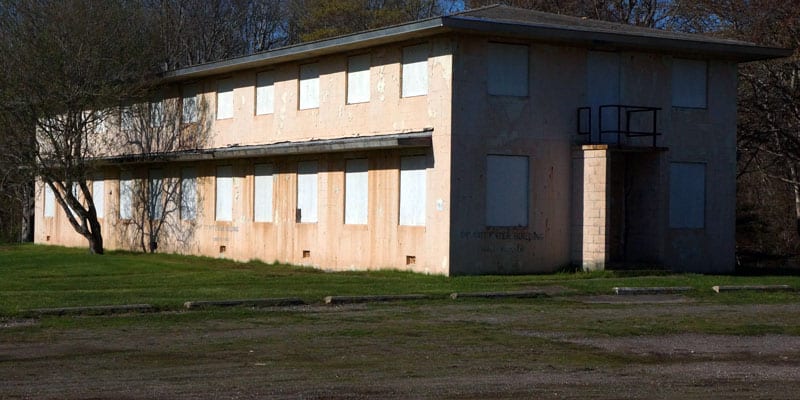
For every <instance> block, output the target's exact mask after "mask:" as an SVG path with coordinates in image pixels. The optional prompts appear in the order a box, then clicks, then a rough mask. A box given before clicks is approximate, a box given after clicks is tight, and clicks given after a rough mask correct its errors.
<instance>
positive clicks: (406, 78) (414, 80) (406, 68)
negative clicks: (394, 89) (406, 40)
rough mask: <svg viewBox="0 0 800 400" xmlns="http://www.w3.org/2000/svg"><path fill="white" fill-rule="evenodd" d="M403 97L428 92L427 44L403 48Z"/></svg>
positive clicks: (422, 94)
mask: <svg viewBox="0 0 800 400" xmlns="http://www.w3.org/2000/svg"><path fill="white" fill-rule="evenodd" d="M402 79H403V93H402V96H403V97H412V96H424V95H426V94H428V44H427V43H424V44H419V45H416V46H408V47H404V48H403V78H402Z"/></svg>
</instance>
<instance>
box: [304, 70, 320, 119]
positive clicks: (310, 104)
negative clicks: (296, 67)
mask: <svg viewBox="0 0 800 400" xmlns="http://www.w3.org/2000/svg"><path fill="white" fill-rule="evenodd" d="M318 107H319V64H305V65H301V66H300V109H301V110H307V109H309V108H318Z"/></svg>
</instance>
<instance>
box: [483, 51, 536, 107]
mask: <svg viewBox="0 0 800 400" xmlns="http://www.w3.org/2000/svg"><path fill="white" fill-rule="evenodd" d="M488 90H489V94H491V95H498V96H520V97H524V96H527V95H528V46H525V45H517V44H504V43H489V79H488Z"/></svg>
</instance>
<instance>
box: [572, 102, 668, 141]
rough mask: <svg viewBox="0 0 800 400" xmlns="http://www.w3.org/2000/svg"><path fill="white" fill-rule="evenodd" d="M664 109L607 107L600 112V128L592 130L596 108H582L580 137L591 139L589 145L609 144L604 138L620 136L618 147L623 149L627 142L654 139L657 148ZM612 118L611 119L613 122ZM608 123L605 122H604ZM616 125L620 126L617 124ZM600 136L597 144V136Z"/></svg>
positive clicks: (579, 126)
mask: <svg viewBox="0 0 800 400" xmlns="http://www.w3.org/2000/svg"><path fill="white" fill-rule="evenodd" d="M659 111H661V108H658V107H646V106H632V105H624V104H607V105H602V106H599V107H598V108H597V128H596V130H595V129H594V127H593V126H592V108H591V107H579V108H578V134H579V135H586V136H588V143H590V144H595V143H606V142H605V141H603V137H604V136H605V137H606V138H608V137H609V136H613V135H616V143H617V144H620V145H622V144H623V141H622V138H623V136H624V137H625V138H635V137H652V138H653V147H656V144H657V142H656V139H657V138H658V136H661V133H660V132H658V112H659ZM604 117H605V118H604ZM609 117H610V118H609ZM604 119H605V121H604ZM615 122H616V123H615ZM594 133H596V134H597V135H596V136H597V137H596V140H595V138H594V137H593V134H594Z"/></svg>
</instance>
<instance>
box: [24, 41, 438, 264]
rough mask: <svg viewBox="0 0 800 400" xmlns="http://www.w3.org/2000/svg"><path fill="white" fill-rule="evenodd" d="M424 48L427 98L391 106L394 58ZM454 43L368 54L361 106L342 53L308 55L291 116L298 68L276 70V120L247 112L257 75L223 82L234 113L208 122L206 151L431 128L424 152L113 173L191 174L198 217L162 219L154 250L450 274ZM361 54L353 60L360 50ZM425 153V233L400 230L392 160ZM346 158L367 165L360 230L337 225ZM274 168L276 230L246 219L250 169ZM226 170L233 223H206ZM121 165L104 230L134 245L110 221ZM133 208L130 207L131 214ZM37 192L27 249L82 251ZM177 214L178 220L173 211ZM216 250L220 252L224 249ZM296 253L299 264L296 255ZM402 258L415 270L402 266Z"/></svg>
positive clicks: (396, 92) (130, 229) (396, 86)
mask: <svg viewBox="0 0 800 400" xmlns="http://www.w3.org/2000/svg"><path fill="white" fill-rule="evenodd" d="M420 43H425V44H427V45H429V46H430V56H429V58H428V83H429V89H428V95H426V96H418V97H411V98H401V95H400V83H401V71H402V70H401V54H402V48H403V47H404V46H406V45H416V44H420ZM452 46H453V43H452V42H451V40H450V39H448V38H432V39H430V40H427V41H414V42H410V43H402V44H397V45H391V46H385V47H379V48H374V49H371V50H369V53H370V54H372V67H371V69H370V80H371V83H370V86H371V96H370V101H369V102H368V103H361V104H352V105H348V104H346V91H345V87H346V66H347V54H341V55H335V56H329V57H322V58H315V59H311V60H307V61H308V62H319V64H320V94H321V95H320V106H319V108H318V109H311V110H298V103H297V90H298V68H299V65H300V64H302V63H306V62H307V61H304V62H302V63H291V64H282V65H277V66H275V67H274V72H275V74H276V75H275V113H274V114H271V115H259V116H255V115H254V109H255V103H254V102H255V89H254V84H255V77H256V73H257V72H259V71H243V72H238V73H235V74H233V75H226V76H224V77H220V78H232V79H233V80H234V81H235V82H236V85H235V86H236V87H235V89H234V117H233V118H231V119H226V120H216V119H214V118H212V119H211V121H212V124H211V133H212V140H211V142H210V144H209V146H208V147H224V146H228V145H232V144H239V145H249V144H268V143H276V142H283V141H306V140H312V139H319V138H340V137H352V136H366V135H376V134H394V133H400V132H404V131H419V130H422V129H425V128H433V147H432V148H428V149H410V150H385V151H372V152H355V153H336V154H318V155H312V154H309V155H302V156H292V157H277V158H271V159H246V160H231V161H218V162H205V163H196V164H176V165H159V164H154V165H146V166H122V167H121V168H123V169H129V170H131V171H132V172H133V174H134V178H135V179H146V177H147V174H148V170H149V169H150V168H161V169H162V170H163V171H164V175H165V177H169V176H172V177H179V176H180V167H182V166H194V167H196V168H197V171H198V190H199V198H200V204H201V207H200V210H199V215H198V218H197V220H196V221H194V222H186V221H178V220H177V217H175V220H172V221H171V224H170V225H173V226H174V227H175V228H176V229H174V230H173V231H172V233H171V234H170V235H169V236H164V237H162V238H161V240H160V241H159V251H176V252H185V253H193V254H202V255H207V256H212V257H217V256H218V257H226V258H233V259H237V260H249V259H261V260H264V261H268V262H271V261H279V262H288V263H293V264H301V265H312V266H315V267H319V268H325V269H334V270H348V269H386V268H390V269H407V270H413V271H417V272H423V273H436V274H449V273H450V270H449V267H450V260H449V256H450V254H449V218H450V215H449V208H450V201H449V199H450V185H449V178H450V165H451V163H450V150H449V147H450V107H451V106H450V99H451V85H452V82H451V79H452V74H451V72H452V57H451V55H450V54H451V53H452ZM358 54H361V53H358ZM217 80H218V79H217V77H214V78H211V79H206V80H203V81H202V82H200V84H201V86H202V87H203V88H204V89H203V90H204V91H205V94H204V96H205V99H206V100H207V102H208V109H209V110H210V111H211V112H212V113H213V112H215V111H216V103H215V101H216V95H215V92H214V91H215V90H216V87H217ZM408 155H424V156H425V157H426V159H427V170H426V175H427V176H426V180H427V182H426V192H427V193H426V194H427V196H426V202H425V209H426V213H425V214H426V221H425V226H400V225H399V224H398V214H399V209H398V207H399V181H400V178H399V165H400V157H402V156H408ZM348 158H368V159H369V173H368V179H369V208H368V209H369V211H368V212H369V217H368V218H369V222H368V224H367V225H345V224H344V214H343V213H344V166H345V160H346V159H348ZM305 160H316V161H317V162H318V165H319V173H318V199H319V202H318V209H319V211H318V218H319V220H318V222H317V223H297V222H295V210H296V204H297V203H296V202H297V199H296V194H297V186H296V185H297V163H298V162H299V161H305ZM256 163H271V164H273V165H274V167H275V181H274V200H273V202H274V207H275V213H274V222H272V223H257V222H254V221H253V180H254V179H253V168H254V167H253V166H254V164H256ZM220 165H231V166H232V167H233V171H234V178H233V188H234V196H233V204H234V208H233V221H230V222H220V221H215V217H214V212H215V202H214V200H215V199H214V196H215V171H216V167H217V166H220ZM118 178H119V169H118V168H115V167H110V168H108V169H107V171H106V179H107V180H106V183H105V191H106V201H105V203H106V210H105V211H106V218H104V221H103V222H102V224H103V233H104V237H105V243H106V246H107V248H112V249H113V248H131V247H136V246H137V244H138V241H137V240H136V237H135V236H136V235H135V231H136V229H135V226H134V224H132V223H130V222H127V221H120V220H119V183H118V180H117V179H118ZM141 206H142V205H140V207H141ZM42 207H43V195H39V196H38V197H37V225H36V226H37V229H36V242H38V243H52V244H62V245H68V246H83V245H84V241H83V239H82V238H81V237H80V236H79V235H77V234H76V233H74V232H73V231H72V228H71V227H70V226H69V224H68V223H67V222H66V217H65V216H64V215H62V214H63V211H61V210H60V209H57V212H56V214H57V215H56V217H54V218H44V217H43V216H42V213H41V212H40V211H41V210H42ZM176 215H177V214H176ZM223 246H224V252H223V251H222V248H223ZM304 251H305V256H304ZM409 256H410V257H412V258H413V263H412V264H409V260H410V258H409Z"/></svg>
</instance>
